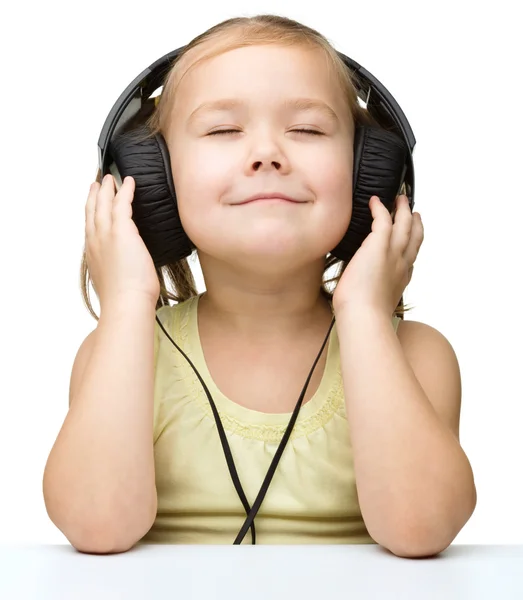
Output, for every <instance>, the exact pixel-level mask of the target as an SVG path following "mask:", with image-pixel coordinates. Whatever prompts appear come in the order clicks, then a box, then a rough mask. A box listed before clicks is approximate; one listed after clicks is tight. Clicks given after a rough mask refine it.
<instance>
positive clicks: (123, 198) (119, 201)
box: [112, 176, 135, 224]
mask: <svg viewBox="0 0 523 600" xmlns="http://www.w3.org/2000/svg"><path fill="white" fill-rule="evenodd" d="M134 190H135V181H134V179H133V178H132V177H130V176H128V177H126V178H125V179H124V180H123V183H122V187H121V188H120V189H119V190H118V193H117V194H116V197H115V199H114V202H113V216H112V219H113V224H117V223H119V222H121V221H124V220H127V219H130V218H131V217H132V214H133V211H132V208H131V203H132V201H133V197H134Z"/></svg>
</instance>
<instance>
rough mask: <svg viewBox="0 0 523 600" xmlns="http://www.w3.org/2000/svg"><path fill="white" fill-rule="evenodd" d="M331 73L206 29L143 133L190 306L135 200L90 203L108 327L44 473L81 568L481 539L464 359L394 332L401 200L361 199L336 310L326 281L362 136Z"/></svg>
mask: <svg viewBox="0 0 523 600" xmlns="http://www.w3.org/2000/svg"><path fill="white" fill-rule="evenodd" d="M335 55H336V51H335V50H334V49H333V48H332V46H331V45H330V44H329V43H328V42H327V40H326V39H325V38H324V37H323V36H321V35H320V34H319V33H317V32H316V31H314V30H312V29H310V28H308V27H306V26H304V25H301V24H299V23H296V22H295V21H292V20H290V19H286V18H283V17H276V16H273V15H265V16H258V17H253V18H238V19H231V20H228V21H226V22H224V23H221V24H219V25H217V26H215V27H214V28H212V29H211V30H209V31H208V32H206V33H204V34H202V35H201V36H199V37H198V38H196V39H195V40H193V42H191V44H189V45H188V46H187V47H186V49H185V51H184V52H183V53H182V55H181V57H180V59H179V60H178V61H176V63H175V64H174V65H173V67H172V71H171V72H170V73H169V77H168V80H167V81H168V83H167V84H166V86H165V87H164V92H163V93H162V97H161V99H160V102H159V103H158V106H157V108H156V110H155V112H154V114H153V115H152V117H151V118H150V119H149V121H148V127H149V128H150V129H151V130H152V131H161V132H162V134H163V136H164V138H165V141H166V143H167V146H168V149H169V155H170V167H171V169H172V174H173V181H174V183H175V186H176V197H177V201H178V210H179V213H180V219H181V221H182V222H183V228H184V230H185V232H186V233H187V235H188V237H189V238H190V240H191V241H192V242H193V243H194V246H195V248H196V249H197V253H198V258H199V261H200V264H201V268H202V273H203V277H204V280H205V288H206V291H205V292H204V293H202V294H198V293H197V290H196V287H195V284H194V280H193V278H192V275H191V271H190V269H189V265H188V262H187V260H186V259H183V260H181V261H178V262H177V263H176V264H171V265H168V266H167V267H166V268H164V269H155V266H154V264H153V261H152V258H151V254H150V253H149V251H148V249H147V247H146V246H145V244H144V242H143V240H142V238H141V236H140V235H139V233H138V230H137V228H136V226H135V223H134V222H133V220H132V218H131V215H132V202H133V196H134V191H135V181H134V179H133V178H132V177H127V178H126V179H125V180H124V182H123V185H122V187H121V188H120V189H119V190H118V191H117V189H116V187H115V180H114V179H113V177H112V176H111V175H109V176H106V177H105V178H104V179H103V181H102V182H99V181H97V182H95V183H93V185H92V186H91V189H90V192H89V196H88V199H87V203H86V210H85V216H86V254H85V256H84V259H85V260H84V271H83V273H84V276H87V274H89V275H90V278H91V281H92V283H93V287H94V289H95V291H96V293H97V296H98V298H99V301H100V318H99V320H98V323H97V327H96V329H95V330H94V331H93V332H92V333H90V334H89V335H88V336H87V338H86V339H85V341H84V342H83V343H82V345H81V347H80V349H79V351H78V354H77V357H76V359H75V362H74V366H73V370H72V375H71V385H70V409H69V412H68V414H67V416H66V418H65V421H64V424H63V426H62V429H61V431H60V433H59V435H58V437H57V440H56V442H55V444H54V446H53V449H52V450H51V453H50V456H49V459H48V462H47V465H46V470H45V473H44V497H45V502H46V507H47V511H48V514H49V516H50V518H51V519H52V521H53V522H54V523H55V524H56V526H57V527H59V528H60V530H61V531H62V532H63V533H64V535H65V536H66V537H67V539H68V540H69V541H70V543H71V544H72V545H73V546H74V547H75V548H77V549H78V550H80V551H84V552H95V553H108V552H122V551H125V550H128V549H129V548H131V547H132V546H134V545H135V544H136V543H146V542H148V543H169V544H185V543H188V544H192V543H201V544H222V543H223V544H231V543H242V540H243V539H244V538H245V537H246V538H247V540H246V542H245V543H261V544H309V543H311V544H368V543H377V544H380V545H381V546H383V547H385V548H387V549H388V550H390V551H391V552H393V553H395V554H397V555H398V556H426V555H432V554H435V553H438V552H440V551H442V550H443V549H444V548H446V547H447V546H448V545H449V544H450V543H451V542H452V540H453V539H454V538H455V536H456V535H457V533H458V532H459V531H460V530H461V528H462V527H463V526H464V524H465V523H466V522H467V520H468V519H469V517H470V516H471V514H472V512H473V510H474V507H475V503H476V491H475V485H474V478H473V474H472V470H471V467H470V464H469V461H468V459H467V457H466V455H465V453H464V452H463V450H462V448H461V446H460V443H459V416H460V391H461V390H460V374H459V367H458V364H457V361H456V357H455V354H454V352H453V350H452V347H451V345H450V344H449V342H448V341H447V340H446V339H445V337H444V336H443V335H442V334H441V333H439V332H438V331H436V330H435V329H434V328H432V327H430V326H428V325H425V324H422V323H419V322H416V321H404V320H403V319H402V315H403V311H404V309H403V304H402V294H403V291H404V289H405V287H406V285H407V284H408V283H409V281H410V278H411V275H412V267H413V264H414V262H415V260H416V256H417V254H418V251H419V248H420V246H421V244H422V239H423V227H422V223H421V218H420V215H419V214H418V213H412V212H411V209H410V205H409V203H408V200H407V198H406V197H405V196H403V195H401V196H399V197H398V199H397V203H396V207H395V210H394V211H392V214H391V212H389V210H388V209H387V208H386V207H385V206H384V205H383V204H382V203H381V201H380V199H379V198H378V197H376V196H373V197H372V198H369V210H370V211H371V216H372V219H371V222H372V229H371V231H370V232H369V234H368V236H367V237H366V239H365V241H364V243H363V244H362V245H361V247H360V248H359V249H358V250H357V252H356V254H355V255H354V256H353V258H352V259H351V260H350V262H349V263H343V262H342V263H340V269H339V274H338V276H337V277H335V278H334V280H332V282H334V284H335V287H334V292H333V293H331V292H330V291H329V290H328V289H327V287H326V283H328V282H327V281H324V274H325V272H326V270H327V269H328V268H329V267H330V266H332V265H333V264H335V263H336V262H338V263H339V261H336V260H334V261H332V256H331V257H330V260H327V255H328V254H329V252H330V251H331V250H332V249H333V248H335V247H336V246H337V244H338V243H339V242H340V240H341V238H342V237H343V235H344V234H345V232H346V231H347V228H348V226H349V223H350V221H351V216H352V201H351V199H352V183H353V182H352V163H353V158H354V157H353V144H354V132H355V126H356V124H357V122H358V121H359V120H360V119H361V120H364V119H368V118H369V116H368V114H366V112H367V111H365V109H363V108H362V107H360V106H359V105H358V103H357V101H356V94H355V93H354V90H353V88H351V83H350V78H349V77H348V74H347V72H346V70H343V69H342V67H340V64H339V63H338V62H336V61H335V60H334V57H335ZM296 99H302V100H298V101H296ZM303 99H307V101H304V100H303ZM260 196H262V197H261V198H260ZM263 196H265V197H263ZM267 196H269V197H267ZM87 267H88V271H87ZM168 280H170V283H172V284H173V286H172V287H173V289H174V292H172V291H169V290H168V289H167V285H166V281H168ZM83 290H84V298H85V300H86V302H87V305H88V307H89V309H90V310H91V312H93V311H92V308H91V305H90V303H89V296H88V293H87V285H86V283H85V281H84V288H83ZM169 300H174V301H175V302H176V303H175V304H173V305H171V304H170V303H169ZM93 314H94V313H93ZM95 316H96V315H95ZM155 317H158V319H159V322H160V323H161V327H160V326H159V325H158V324H155ZM179 350H182V351H183V353H184V355H182V353H181V352H180V351H179ZM187 359H189V360H190V361H191V363H189V361H188V360H187ZM192 366H194V367H195V369H196V370H195V369H193V368H192ZM311 367H313V368H312V371H311ZM311 372H312V375H310V373H311ZM197 373H198V374H200V376H201V379H200V377H198V375H197ZM309 375H310V379H308V376H309ZM307 381H308V383H307ZM300 391H301V394H300ZM300 399H301V403H300ZM297 401H298V404H297ZM291 415H294V419H295V421H294V423H293V424H292V423H291V424H292V427H290V429H289V423H290V422H292V417H291ZM296 415H297V417H296ZM285 436H287V438H286V440H284V441H286V443H285V445H284V447H283V450H282V447H281V446H280V443H281V442H282V438H284V437H285ZM278 452H279V453H280V454H279V456H277V465H276V466H275V463H273V460H274V457H275V455H277V454H278ZM271 464H272V465H273V472H272V479H271V477H270V476H269V477H268V479H270V482H269V483H268V485H267V486H266V487H265V489H264V490H263V491H262V494H261V495H259V492H260V488H261V487H262V483H263V482H264V480H265V478H266V476H267V472H268V470H269V468H270V466H271ZM262 496H263V497H262ZM256 499H258V506H257V509H258V512H257V513H256V516H255V519H253V518H252V517H253V514H251V519H250V521H249V519H247V515H248V514H250V513H252V511H253V510H254V505H255V504H256V502H255V501H256ZM242 526H243V528H242ZM240 530H242V531H243V532H240ZM239 532H240V533H239Z"/></svg>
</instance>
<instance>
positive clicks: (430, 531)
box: [336, 309, 474, 553]
mask: <svg viewBox="0 0 523 600" xmlns="http://www.w3.org/2000/svg"><path fill="white" fill-rule="evenodd" d="M336 321H337V327H338V332H339V339H340V354H341V365H342V376H343V383H344V391H345V398H346V411H347V418H348V422H349V427H350V434H351V442H352V447H353V453H354V468H355V475H356V484H357V489H358V498H359V501H360V507H361V511H362V515H363V518H364V520H365V523H366V526H367V528H368V530H369V533H370V534H371V536H372V537H373V538H374V539H375V540H376V541H377V542H378V543H380V544H382V545H384V546H386V547H388V548H402V547H405V548H421V549H422V548H426V549H427V552H428V553H430V549H431V548H434V551H435V552H437V551H440V550H441V549H443V548H444V547H446V546H447V545H448V544H450V542H451V541H452V539H453V538H454V537H455V535H456V534H457V533H458V531H459V530H460V529H461V528H462V526H463V525H464V523H465V522H466V520H467V519H468V517H469V516H470V508H471V502H472V497H473V490H474V485H473V475H472V469H471V466H470V463H469V461H468V459H467V457H466V455H465V453H464V452H463V450H462V448H461V446H460V444H459V441H458V440H457V439H456V437H455V436H454V435H453V433H452V431H451V430H450V429H449V428H448V427H447V426H446V425H445V424H444V423H443V422H442V421H441V419H440V418H439V416H438V414H437V413H436V411H435V410H434V408H433V406H432V404H431V403H430V401H429V399H428V398H427V396H426V394H425V392H424V390H423V389H422V387H421V385H420V384H419V382H418V380H417V379H416V376H415V374H414V372H413V371H412V369H411V367H410V365H409V363H408V361H407V359H406V357H405V355H404V353H403V350H402V347H401V344H400V341H399V339H398V337H397V335H396V333H395V331H394V328H393V325H392V322H391V319H390V317H387V316H386V315H377V314H373V313H370V312H366V311H364V310H363V311H359V312H357V311H354V310H352V309H351V310H350V311H349V310H346V311H345V312H343V311H342V312H341V313H339V314H337V315H336Z"/></svg>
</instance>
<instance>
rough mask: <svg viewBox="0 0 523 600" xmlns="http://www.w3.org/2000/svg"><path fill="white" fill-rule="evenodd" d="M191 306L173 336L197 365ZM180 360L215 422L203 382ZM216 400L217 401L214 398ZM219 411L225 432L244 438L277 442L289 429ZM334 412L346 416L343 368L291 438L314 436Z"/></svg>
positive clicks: (177, 319) (199, 400) (176, 321)
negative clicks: (193, 352) (191, 342)
mask: <svg viewBox="0 0 523 600" xmlns="http://www.w3.org/2000/svg"><path fill="white" fill-rule="evenodd" d="M193 301H194V300H193ZM190 306H191V304H190V302H187V305H186V306H184V307H183V310H180V311H175V312H176V313H178V314H175V315H174V323H173V325H174V327H173V330H174V331H173V333H175V334H179V339H180V342H177V343H178V344H179V345H180V347H181V348H182V349H183V351H184V352H185V353H186V354H187V356H189V358H190V359H191V361H192V362H194V361H193V357H192V356H191V353H190V348H189V343H188V335H189V331H188V329H189V321H190V316H191V311H190V310H189V309H190ZM171 335H172V333H171ZM180 356H181V355H180ZM181 358H182V359H183V360H182V363H181V369H182V373H183V380H184V381H187V382H188V385H189V386H190V388H191V389H192V390H194V394H193V398H194V399H195V400H196V402H197V403H198V404H199V406H200V407H201V408H202V409H203V411H204V412H205V413H206V414H207V416H208V417H209V418H211V419H212V420H213V421H214V415H213V413H212V409H211V405H210V403H209V399H208V398H207V394H206V393H205V390H204V389H203V386H202V384H201V383H200V380H199V379H198V377H197V375H196V373H195V372H194V370H193V368H192V367H191V365H190V364H189V363H188V362H187V360H186V359H185V358H184V357H183V356H181ZM206 383H207V382H206ZM211 397H212V394H211ZM213 400H215V399H214V398H213ZM215 403H216V400H215ZM216 408H217V409H218V414H219V415H220V419H221V421H222V424H223V427H224V429H225V430H228V431H230V432H232V433H235V434H237V435H240V436H242V437H244V438H250V439H257V440H262V441H265V442H276V443H277V442H279V441H280V440H281V438H282V436H283V434H284V433H285V430H286V429H287V423H285V424H282V425H268V424H258V423H256V424H255V423H245V422H242V421H239V420H238V419H236V418H235V417H233V416H231V415H229V414H227V413H224V412H223V408H222V407H219V406H218V403H216ZM335 412H340V414H341V415H343V416H344V391H343V381H342V377H341V367H340V365H338V368H337V371H336V373H335V377H334V382H333V384H332V386H331V389H330V390H329V393H328V394H327V397H326V399H325V401H324V402H323V404H322V405H321V406H320V408H319V409H318V410H317V411H316V412H315V413H314V414H312V415H311V416H310V417H308V418H306V419H301V415H299V414H298V418H297V420H296V423H295V424H294V428H293V430H292V433H291V436H290V439H295V438H297V437H302V436H305V435H308V434H311V433H313V432H314V431H316V430H317V429H319V428H320V427H323V426H324V425H325V424H326V423H327V422H328V421H329V420H330V419H331V418H332V416H333V415H334V413H335Z"/></svg>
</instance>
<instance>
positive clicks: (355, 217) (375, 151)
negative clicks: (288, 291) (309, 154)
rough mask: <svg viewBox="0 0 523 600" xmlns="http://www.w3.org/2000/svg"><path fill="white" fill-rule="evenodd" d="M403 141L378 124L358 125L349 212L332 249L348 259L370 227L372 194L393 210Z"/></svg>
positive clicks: (402, 173)
mask: <svg viewBox="0 0 523 600" xmlns="http://www.w3.org/2000/svg"><path fill="white" fill-rule="evenodd" d="M407 157H408V148H407V145H406V143H405V142H404V141H403V140H402V139H401V138H400V137H399V136H398V135H396V134H395V133H392V132H390V131H386V130H384V129H381V128H379V127H371V126H366V125H365V126H357V127H356V131H355V135H354V165H353V180H352V181H353V192H352V216H351V221H350V224H349V228H348V229H347V233H346V234H345V235H344V237H343V239H342V240H341V242H340V243H339V244H338V245H337V246H336V248H334V250H331V254H332V255H334V256H335V257H336V258H340V259H342V260H345V261H349V260H350V259H351V258H352V257H353V256H354V254H355V253H356V251H357V250H358V248H359V247H360V246H361V244H362V243H363V241H364V240H365V238H366V237H367V236H368V235H369V233H370V232H371V230H372V213H371V210H370V208H369V200H370V198H371V196H378V197H379V198H380V200H381V201H382V202H383V204H384V205H385V206H386V207H387V208H388V210H389V212H390V213H392V212H393V211H394V209H395V200H396V196H398V194H399V192H400V189H401V185H402V183H403V179H404V177H405V172H406V165H407Z"/></svg>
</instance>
